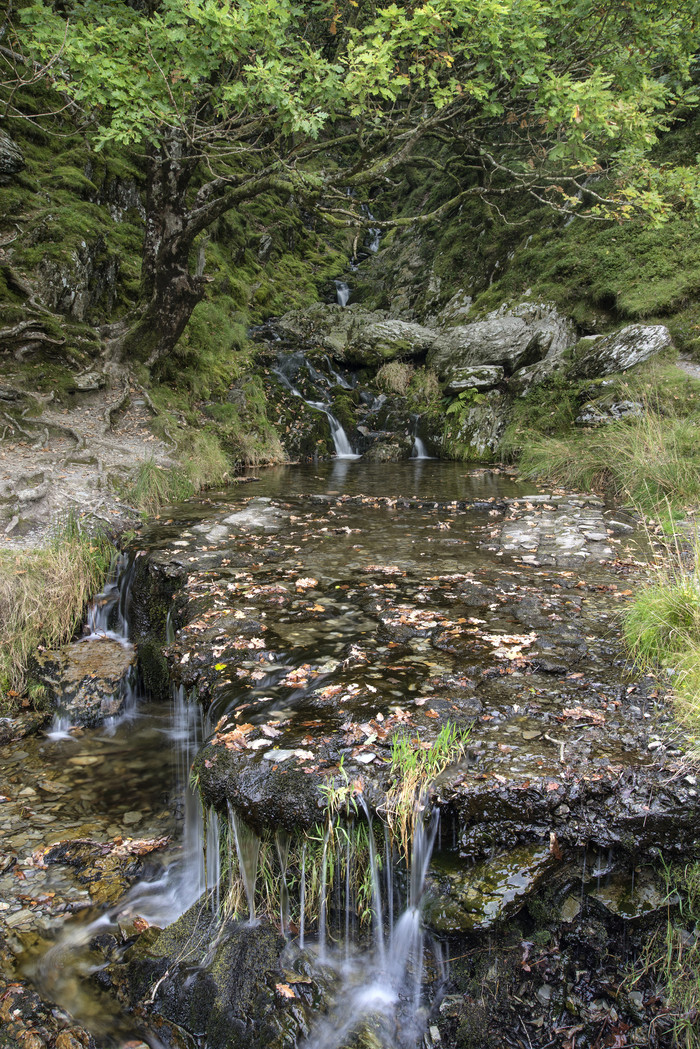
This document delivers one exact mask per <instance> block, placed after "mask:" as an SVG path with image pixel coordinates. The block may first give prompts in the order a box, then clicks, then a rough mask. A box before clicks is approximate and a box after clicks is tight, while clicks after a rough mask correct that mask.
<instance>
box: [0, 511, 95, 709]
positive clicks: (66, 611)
mask: <svg viewBox="0 0 700 1049" xmlns="http://www.w3.org/2000/svg"><path fill="white" fill-rule="evenodd" d="M112 554H113V548H112V547H111V545H110V543H109V542H108V541H107V539H106V538H104V537H103V536H92V535H89V534H88V533H86V532H85V531H84V530H82V529H81V527H80V524H79V522H78V521H77V520H76V519H74V518H70V519H68V520H67V521H65V522H63V523H62V524H61V525H60V526H59V527H58V528H57V530H56V533H55V535H54V536H53V538H52V540H51V542H50V543H49V545H48V546H47V547H46V548H43V549H40V550H39V549H38V550H13V551H9V550H7V551H2V552H0V713H9V712H12V711H13V710H16V709H17V708H18V706H19V705H20V703H21V701H22V698H23V695H24V692H25V689H26V688H27V685H28V682H27V663H28V660H29V657H30V655H31V654H32V652H34V651H35V649H36V648H37V646H38V645H40V644H41V645H46V646H48V647H49V648H54V647H56V646H57V645H60V644H63V643H65V642H66V641H69V640H70V639H71V637H72V636H73V634H74V632H75V630H76V627H77V626H78V624H79V623H80V622H81V620H82V617H83V613H84V610H85V606H86V604H87V602H88V601H89V599H90V598H91V597H92V596H93V594H95V593H97V591H98V590H99V589H100V587H101V586H102V584H103V582H104V580H105V578H106V575H107V572H108V570H109V565H110V562H111V558H112ZM30 692H31V689H30ZM30 698H32V697H31V696H30ZM33 698H34V699H40V698H41V697H40V694H39V692H38V691H37V690H36V689H34V696H33Z"/></svg>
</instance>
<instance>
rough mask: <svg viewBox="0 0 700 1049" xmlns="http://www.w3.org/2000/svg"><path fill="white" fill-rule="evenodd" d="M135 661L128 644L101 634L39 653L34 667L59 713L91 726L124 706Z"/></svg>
mask: <svg viewBox="0 0 700 1049" xmlns="http://www.w3.org/2000/svg"><path fill="white" fill-rule="evenodd" d="M135 663H136V652H135V650H134V648H133V646H132V645H127V644H123V643H121V642H119V641H114V640H112V639H111V638H108V637H104V638H98V639H94V640H89V641H74V642H72V644H69V645H64V647H63V648H60V649H58V650H56V651H52V652H42V653H39V655H37V656H36V657H35V666H34V671H35V676H36V677H37V678H38V680H39V681H40V682H41V684H42V685H44V686H45V688H46V690H47V692H48V693H49V696H50V697H51V700H52V701H53V703H54V705H55V706H56V707H57V709H58V711H59V712H60V713H61V714H63V715H64V716H66V717H68V718H70V720H71V722H73V723H74V724H77V725H86V726H92V725H98V724H99V723H100V722H101V721H104V719H105V718H108V717H112V716H113V715H114V714H119V713H120V711H122V710H123V709H124V707H125V705H126V703H127V701H128V699H129V695H130V688H129V677H130V674H131V672H132V671H133V669H134V666H135Z"/></svg>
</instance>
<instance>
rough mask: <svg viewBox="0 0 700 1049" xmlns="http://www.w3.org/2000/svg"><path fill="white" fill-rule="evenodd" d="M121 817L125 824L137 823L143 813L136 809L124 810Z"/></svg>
mask: <svg viewBox="0 0 700 1049" xmlns="http://www.w3.org/2000/svg"><path fill="white" fill-rule="evenodd" d="M122 819H123V822H124V823H126V824H127V826H128V825H129V824H130V823H139V822H140V821H141V820H142V819H143V813H142V812H136V811H133V812H125V813H124V816H123V817H122Z"/></svg>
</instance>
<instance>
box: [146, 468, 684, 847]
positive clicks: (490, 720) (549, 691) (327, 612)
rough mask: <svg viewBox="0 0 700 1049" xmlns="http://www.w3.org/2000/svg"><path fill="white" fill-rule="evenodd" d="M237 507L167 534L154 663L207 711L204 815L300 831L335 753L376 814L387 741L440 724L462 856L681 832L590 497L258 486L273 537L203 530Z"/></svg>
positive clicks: (662, 736) (677, 778)
mask: <svg viewBox="0 0 700 1049" xmlns="http://www.w3.org/2000/svg"><path fill="white" fill-rule="evenodd" d="M232 501H233V500H232ZM241 509H245V507H244V506H243V507H242V506H241V501H240V500H239V503H238V506H237V507H235V506H231V503H230V502H229V503H228V504H227V505H226V506H225V507H224V506H221V507H220V508H219V509H218V510H216V511H215V512H214V511H213V512H212V515H211V517H210V518H208V519H206V520H203V519H201V518H199V519H198V520H197V522H196V525H197V531H195V528H194V527H192V530H191V531H189V532H183V531H182V529H180V531H179V534H178V535H177V536H176V535H175V534H173V535H172V540H171V543H172V545H173V546H174V549H175V550H176V551H178V553H177V556H178V557H179V558H181V559H182V560H183V562H184V563H185V564H186V565H187V577H186V579H183V582H182V589H181V590H180V592H179V593H178V594H176V598H175V601H174V602H173V615H174V617H175V621H176V622H177V623H178V624H179V625H180V629H179V630H178V632H177V634H176V638H175V641H174V643H173V644H172V645H171V646H170V648H169V650H168V661H169V664H170V668H171V673H172V675H173V678H174V680H175V682H176V683H178V684H181V685H182V686H183V688H184V689H185V691H186V692H187V693H190V694H192V695H194V694H196V695H197V697H198V700H199V702H200V703H201V704H202V706H203V707H204V709H205V710H206V711H207V714H208V717H209V719H210V727H209V739H208V740H207V742H206V743H205V744H204V746H203V747H202V749H201V750H200V752H199V754H198V756H197V758H196V761H195V771H196V774H197V775H198V778H199V784H200V788H201V790H202V793H203V796H204V798H205V800H206V801H207V802H208V803H209V804H212V805H213V806H214V807H215V808H216V809H217V810H218V811H219V812H221V813H223V814H225V813H227V810H228V806H229V805H231V806H233V808H234V809H235V810H236V811H237V812H238V813H239V814H240V815H241V816H242V817H243V818H244V819H245V820H246V821H248V822H249V823H250V824H251V825H252V826H254V827H255V828H257V829H258V830H260V831H265V830H274V829H275V828H277V827H280V826H281V827H285V828H286V829H288V830H290V831H294V830H299V829H302V828H305V829H312V828H313V827H314V825H315V824H317V823H319V822H322V818H323V809H324V805H325V800H326V795H325V794H324V787H325V786H326V785H327V784H328V783H331V782H334V778H335V777H337V776H338V775H339V769H340V768H341V766H342V769H343V772H344V774H345V775H347V777H348V778H349V782H350V783H355V784H357V788H358V789H361V790H362V793H363V796H364V797H365V799H366V801H367V803H368V804H369V805H370V807H372V808H375V809H378V810H380V811H381V810H382V807H383V805H384V804H385V802H386V793H387V789H388V788H389V785H390V782H391V777H392V773H391V754H392V739H394V738H395V737H396V736H397V735H399V736H400V735H406V736H408V737H410V738H412V739H414V740H417V739H418V738H420V744H421V745H422V746H425V745H429V744H430V743H432V742H433V741H434V740H435V739H436V737H437V735H438V733H439V731H440V730H441V728H442V727H444V726H445V725H447V724H448V723H449V724H450V725H452V726H454V727H456V728H457V729H459V730H464V731H466V730H468V731H469V736H468V740H467V742H466V750H465V754H464V756H463V757H462V759H461V760H460V761H459V762H458V763H457V764H456V765H455V766H454V767H453V768H452V770H451V772H450V773H449V774H447V773H446V774H445V775H444V776H443V777H442V779H440V780H438V781H437V782H436V784H435V787H434V790H435V797H436V798H437V799H439V800H440V802H441V807H442V809H443V812H444V813H445V819H447V820H448V821H449V818H450V814H451V816H452V818H453V819H454V820H455V833H454V840H455V847H456V848H457V849H458V850H459V851H460V853H461V855H462V857H463V858H464V859H468V860H469V861H476V860H479V859H480V858H483V857H484V856H487V855H489V854H491V853H492V851H493V850H494V848H504V847H507V848H510V849H517V848H519V847H521V846H526V845H536V846H537V847H538V848H540V847H541V846H542V845H543V843H544V846H547V844H548V842H549V835H550V833H553V834H555V835H556V836H557V839H558V840H559V841H560V842H561V843H562V847H567V846H570V847H572V848H575V847H578V846H585V845H587V844H589V845H590V844H597V845H600V846H601V847H606V846H608V847H621V848H622V849H624V850H627V851H631V852H634V851H636V850H637V851H638V850H640V849H641V850H643V849H646V848H649V847H651V846H652V845H655V844H656V845H659V844H660V843H663V847H664V848H667V847H668V848H669V849H677V848H681V847H683V844H684V843H685V844H687V843H688V842H689V841H691V840H692V839H693V836H694V835H697V832H698V829H699V817H698V807H697V804H696V802H697V797H696V792H695V787H694V786H693V785H692V784H691V783H688V782H686V781H685V780H684V779H683V776H682V775H681V774H680V772H679V770H680V769H681V768H682V764H681V759H680V754H679V752H678V751H677V749H675V746H674V744H673V743H672V742H670V740H669V739H668V736H667V734H666V733H665V729H664V722H665V721H666V720H668V714H667V712H666V710H665V708H664V705H663V703H662V702H660V701H659V700H658V696H657V695H656V694H655V692H654V687H653V684H652V683H651V682H650V681H648V680H646V679H642V680H639V681H633V680H631V679H630V678H629V677H628V676H626V675H627V674H628V672H629V667H628V666H627V658H626V655H625V653H624V651H623V650H622V646H621V644H620V643H619V640H618V637H617V633H618V632H617V631H616V629H615V622H616V619H617V616H618V614H619V610H620V608H621V607H622V605H623V604H624V603H625V600H626V597H628V596H629V595H631V594H632V592H633V590H632V587H631V586H630V582H629V580H628V578H627V577H628V575H629V574H630V573H634V572H636V571H637V568H636V567H635V565H636V564H638V561H636V560H635V557H634V555H636V556H638V551H637V550H636V548H634V549H633V550H632V555H633V557H632V560H631V561H625V556H624V555H625V551H624V547H623V546H622V543H623V542H624V543H627V542H629V541H630V530H631V529H632V527H633V525H632V524H630V523H628V522H627V521H618V517H619V516H620V515H619V514H617V515H615V514H612V515H611V511H609V510H606V508H605V506H604V504H603V503H602V501H601V500H598V499H596V498H595V497H592V496H565V495H561V494H559V495H554V494H552V493H542V492H539V493H538V492H535V491H533V492H532V495H530V496H528V497H526V498H522V497H521V498H513V497H512V496H511V494H510V492H509V493H508V495H507V496H504V497H503V498H499V494H498V489H497V488H496V486H494V496H493V497H492V498H491V499H489V500H483V501H480V502H476V501H475V502H471V503H470V502H467V501H465V500H463V499H462V500H454V501H451V502H448V501H445V500H428V499H424V498H419V497H410V498H404V497H394V496H391V495H382V496H367V495H362V494H357V493H354V494H352V495H344V494H341V493H327V494H324V495H321V494H317V495H311V496H298V495H292V494H290V495H289V496H288V497H287V498H284V499H280V498H277V499H273V500H272V502H271V503H270V504H267V510H266V513H268V512H269V513H272V512H273V511H274V510H275V509H276V510H278V511H279V518H278V519H279V524H280V527H279V530H278V531H277V532H276V533H274V534H265V533H264V532H261V531H260V530H257V531H255V532H239V533H237V534H235V535H234V534H232V533H230V532H229V533H228V534H227V536H226V538H225V539H223V540H222V541H221V542H220V543H219V544H217V545H216V546H215V547H212V546H211V545H208V544H207V545H206V547H202V546H201V543H202V537H207V536H210V535H211V534H212V531H213V528H214V527H215V526H216V525H217V524H221V523H223V522H224V521H225V520H226V519H227V518H230V517H232V516H234V513H232V511H233V510H235V512H236V513H238V512H240V511H241ZM620 533H622V534H623V535H624V536H625V538H624V540H621V539H620V538H619V536H620ZM517 534H519V535H521V536H523V537H524V539H525V538H526V539H527V543H528V544H532V546H531V548H530V550H529V549H528V547H527V546H526V545H525V542H524V541H522V542H516V541H515V536H516V535H517ZM504 535H505V536H506V537H512V538H510V539H509V540H508V544H509V548H506V545H507V544H506V542H505V541H504ZM161 536H162V533H161ZM183 536H184V538H183ZM533 536H534V540H533ZM205 541H206V540H205ZM159 542H160V551H159V553H158V555H157V556H159V557H167V556H168V552H167V549H164V546H163V543H162V539H161V540H159ZM183 542H187V547H186V549H185V548H184V547H181V546H180V545H179V544H181V543H183ZM175 544H178V545H175ZM531 551H532V552H531ZM494 554H495V555H496V556H494ZM582 554H584V556H582ZM529 558H532V560H529Z"/></svg>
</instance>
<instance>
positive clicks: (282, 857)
mask: <svg viewBox="0 0 700 1049" xmlns="http://www.w3.org/2000/svg"><path fill="white" fill-rule="evenodd" d="M291 841H292V839H291V835H290V834H289V832H288V831H286V830H282V829H281V828H280V829H278V830H277V832H276V833H275V848H276V850H277V859H278V861H279V865H280V931H281V933H282V935H283V936H286V935H287V927H288V925H289V886H288V885H287V864H288V863H289V846H290V844H291Z"/></svg>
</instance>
